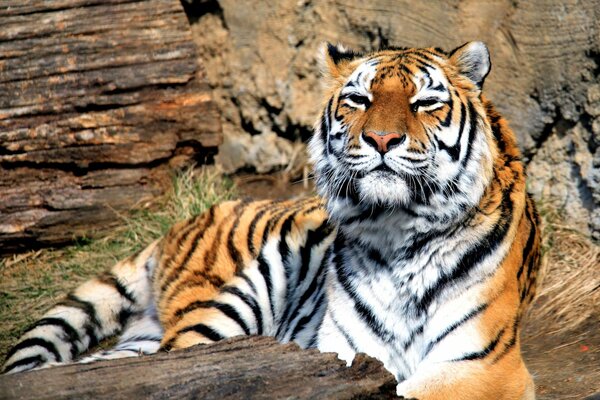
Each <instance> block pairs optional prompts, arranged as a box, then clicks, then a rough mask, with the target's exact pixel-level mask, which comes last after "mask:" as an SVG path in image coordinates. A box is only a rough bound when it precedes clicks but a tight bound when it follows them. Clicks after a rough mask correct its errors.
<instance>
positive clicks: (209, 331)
mask: <svg viewBox="0 0 600 400" xmlns="http://www.w3.org/2000/svg"><path fill="white" fill-rule="evenodd" d="M186 332H196V333H199V334H200V335H202V336H204V337H205V338H207V339H210V340H212V341H213V342H218V341H219V340H223V339H225V336H223V335H221V334H220V333H219V332H217V331H215V330H214V329H213V328H211V327H209V326H207V325H204V324H196V325H192V326H188V327H186V328H183V329H180V330H179V331H178V332H177V334H179V335H181V334H183V333H186Z"/></svg>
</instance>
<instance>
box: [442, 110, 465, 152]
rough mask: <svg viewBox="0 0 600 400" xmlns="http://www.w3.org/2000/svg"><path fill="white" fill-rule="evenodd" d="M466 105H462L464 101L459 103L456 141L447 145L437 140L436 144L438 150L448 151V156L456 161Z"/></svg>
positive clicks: (463, 127)
mask: <svg viewBox="0 0 600 400" xmlns="http://www.w3.org/2000/svg"><path fill="white" fill-rule="evenodd" d="M465 114H466V107H465V105H464V103H461V104H460V126H459V129H458V137H457V139H456V143H454V144H453V145H452V146H448V145H446V144H445V143H444V142H443V141H442V140H437V144H438V147H439V148H440V150H443V151H445V152H447V153H448V155H450V158H452V161H458V158H459V157H460V146H461V143H460V142H461V139H462V134H463V130H464V129H465V121H466V119H467V118H466V115H465Z"/></svg>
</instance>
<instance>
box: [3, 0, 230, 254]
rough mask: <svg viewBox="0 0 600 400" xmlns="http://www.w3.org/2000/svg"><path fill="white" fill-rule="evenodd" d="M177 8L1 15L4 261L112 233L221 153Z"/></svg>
mask: <svg viewBox="0 0 600 400" xmlns="http://www.w3.org/2000/svg"><path fill="white" fill-rule="evenodd" d="M204 78H205V76H204V71H203V69H202V68H200V67H199V65H198V60H197V55H196V49H195V45H194V44H193V42H192V39H191V33H190V29H189V22H188V21H187V18H186V16H185V13H184V12H183V9H182V7H181V4H180V3H179V1H177V0H169V1H163V0H148V1H142V2H139V1H132V0H55V1H51V2H41V1H39V2H38V1H35V2H23V1H20V0H15V1H13V0H11V1H4V2H3V3H2V6H0V253H6V252H11V251H15V250H18V249H26V248H30V247H31V246H36V245H41V244H44V245H45V244H55V243H60V242H64V241H67V240H70V239H72V238H73V236H79V235H82V234H89V233H90V229H91V227H93V228H94V229H96V230H98V229H105V228H107V227H109V226H111V225H113V223H114V222H115V221H116V220H117V214H118V213H119V212H123V211H125V210H127V209H129V208H131V207H132V206H134V205H135V204H137V203H139V202H141V201H144V200H147V199H148V198H150V197H152V196H156V195H157V194H159V193H161V192H162V191H164V190H165V188H166V187H168V185H169V183H170V179H169V178H168V175H169V173H168V170H169V167H170V166H174V165H175V166H177V165H180V164H181V163H183V162H184V161H186V160H190V159H192V160H195V161H197V162H203V161H205V160H206V159H207V158H210V157H211V156H212V154H214V153H215V152H216V146H218V145H219V144H220V143H221V126H220V122H219V115H218V112H217V110H216V108H215V106H214V104H213V102H212V99H211V95H210V92H209V88H208V85H207V84H206V82H205V79H204Z"/></svg>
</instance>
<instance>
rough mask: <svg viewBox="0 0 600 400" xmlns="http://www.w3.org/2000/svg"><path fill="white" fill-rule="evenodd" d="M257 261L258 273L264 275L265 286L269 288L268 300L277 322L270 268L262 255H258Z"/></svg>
mask: <svg viewBox="0 0 600 400" xmlns="http://www.w3.org/2000/svg"><path fill="white" fill-rule="evenodd" d="M256 261H257V262H258V271H259V272H260V274H261V275H262V277H263V280H264V281H265V285H266V287H267V298H268V300H269V307H270V309H271V315H272V316H273V320H275V305H274V301H275V300H274V299H273V295H274V293H273V281H272V279H271V270H270V266H269V264H268V263H267V260H266V259H265V257H264V255H263V254H262V253H260V254H259V255H258V257H257V259H256Z"/></svg>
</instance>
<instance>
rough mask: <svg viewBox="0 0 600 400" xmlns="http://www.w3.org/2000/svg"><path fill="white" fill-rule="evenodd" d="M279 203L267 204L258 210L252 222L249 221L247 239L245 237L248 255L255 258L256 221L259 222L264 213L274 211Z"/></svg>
mask: <svg viewBox="0 0 600 400" xmlns="http://www.w3.org/2000/svg"><path fill="white" fill-rule="evenodd" d="M280 203H281V202H280V201H274V202H273V203H269V204H267V205H266V206H264V207H261V209H259V210H258V211H257V212H256V213H255V215H254V217H253V218H252V221H250V225H249V226H248V237H247V241H248V249H249V250H250V254H252V256H256V255H257V254H256V247H255V246H254V231H256V225H257V224H258V221H260V219H261V218H262V217H263V216H264V215H265V213H267V212H269V211H272V210H274V209H275V208H277V207H279V205H280Z"/></svg>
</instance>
